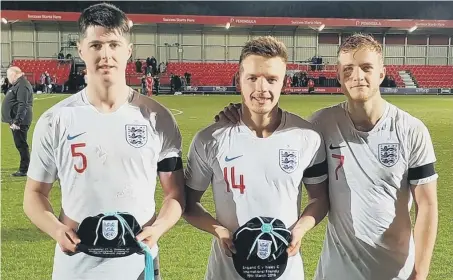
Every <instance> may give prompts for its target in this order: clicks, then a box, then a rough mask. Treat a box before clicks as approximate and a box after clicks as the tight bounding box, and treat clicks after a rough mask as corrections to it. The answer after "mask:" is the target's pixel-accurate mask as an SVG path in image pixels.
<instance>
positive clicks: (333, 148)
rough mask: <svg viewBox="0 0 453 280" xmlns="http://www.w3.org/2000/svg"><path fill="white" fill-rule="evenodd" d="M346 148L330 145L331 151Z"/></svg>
mask: <svg viewBox="0 0 453 280" xmlns="http://www.w3.org/2000/svg"><path fill="white" fill-rule="evenodd" d="M344 147H346V146H336V147H334V146H332V144H330V146H329V149H331V150H336V149H339V148H344Z"/></svg>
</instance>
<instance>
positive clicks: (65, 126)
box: [24, 3, 184, 280]
mask: <svg viewBox="0 0 453 280" xmlns="http://www.w3.org/2000/svg"><path fill="white" fill-rule="evenodd" d="M78 24H79V31H80V40H79V44H78V50H79V54H80V57H81V59H82V60H83V61H84V62H85V63H86V69H87V75H88V76H89V78H90V82H89V83H88V86H87V87H86V88H85V89H84V90H82V91H80V92H78V93H76V94H74V95H73V96H71V97H69V98H67V99H65V100H63V101H61V102H59V103H58V104H56V105H55V106H53V107H52V108H50V109H49V110H48V111H46V112H45V113H44V114H43V115H42V116H41V117H40V118H39V120H38V122H37V124H36V127H35V131H34V135H33V146H32V155H31V164H30V168H29V170H28V180H27V183H26V188H25V195H24V209H25V213H26V214H27V216H28V217H29V218H30V220H31V222H32V223H34V224H35V225H36V226H37V227H38V228H40V229H41V230H43V231H44V232H45V233H47V234H48V235H50V236H51V237H52V238H53V239H55V241H57V243H58V245H57V246H56V248H55V258H54V266H53V276H52V279H54V280H76V279H77V280H79V279H84V280H95V279H96V280H98V279H110V280H136V279H141V278H140V277H142V276H140V275H142V274H143V270H144V264H145V262H144V256H143V255H138V254H134V255H130V256H128V257H123V258H105V259H103V258H98V257H92V256H88V255H86V254H84V253H77V254H75V255H72V256H69V255H68V254H71V253H74V252H76V245H77V244H78V243H79V242H80V240H79V238H78V236H77V235H76V230H77V227H78V224H79V223H80V222H81V221H82V220H83V219H85V218H86V217H88V216H96V215H98V214H101V213H106V212H117V211H118V212H128V213H130V214H132V215H133V216H134V217H135V218H136V220H137V221H138V223H139V224H140V225H141V226H142V227H143V232H141V233H140V234H139V235H138V236H137V239H138V240H139V241H143V242H144V243H145V244H146V245H148V246H149V247H150V248H151V250H152V252H153V256H154V257H155V266H158V264H157V258H156V255H157V250H158V249H157V242H158V240H159V238H160V237H161V236H162V235H163V234H164V233H165V232H167V231H168V230H169V229H170V228H171V227H172V226H173V225H174V224H176V222H177V221H178V219H179V218H180V216H181V214H182V212H183V209H184V195H183V193H184V174H183V169H182V161H181V134H180V132H179V129H178V126H177V124H176V122H175V119H174V118H173V116H172V114H171V113H170V112H169V110H167V109H166V108H164V107H163V106H162V105H160V104H159V103H157V102H156V101H154V100H152V99H150V98H148V97H145V96H142V95H140V94H139V93H137V92H135V91H133V90H132V89H131V88H130V87H129V86H128V85H127V84H126V79H125V70H126V65H127V61H128V59H129V57H130V55H131V52H132V45H131V43H130V42H129V37H128V36H129V32H130V25H129V21H128V19H127V17H126V15H125V14H124V13H123V12H122V11H120V10H119V9H117V8H116V7H114V6H113V5H110V4H105V3H102V4H96V5H93V6H91V7H89V8H87V9H86V10H84V11H83V12H82V14H81V16H80V19H79V21H78ZM157 175H159V179H160V182H161V185H162V188H163V192H164V195H165V197H164V202H163V205H162V208H161V211H160V213H159V215H158V216H157V217H156V214H155V207H156V205H155V200H154V195H155V188H156V180H157V179H156V177H157ZM57 179H58V180H59V182H60V186H61V198H62V209H61V214H60V217H59V218H57V217H56V216H55V215H54V213H53V210H52V207H51V204H50V202H49V199H48V197H49V192H50V191H51V188H52V185H53V183H54V182H55V181H56V180H57ZM157 279H159V276H157Z"/></svg>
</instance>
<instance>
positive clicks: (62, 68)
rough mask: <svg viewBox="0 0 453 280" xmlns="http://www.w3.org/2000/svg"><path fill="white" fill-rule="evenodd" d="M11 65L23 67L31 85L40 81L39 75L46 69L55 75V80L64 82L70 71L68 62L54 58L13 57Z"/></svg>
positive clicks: (51, 74)
mask: <svg viewBox="0 0 453 280" xmlns="http://www.w3.org/2000/svg"><path fill="white" fill-rule="evenodd" d="M12 65H13V66H18V67H19V68H21V69H24V72H25V75H26V76H27V78H28V80H29V81H30V83H31V84H33V85H35V84H37V83H40V77H41V75H42V74H43V73H44V72H46V71H47V72H48V73H49V74H50V76H52V77H53V76H54V75H55V77H56V79H57V81H59V82H60V83H62V84H64V83H65V82H66V81H67V80H68V78H69V73H70V71H71V64H70V63H62V62H60V61H58V60H56V59H39V60H34V59H15V60H13V62H12Z"/></svg>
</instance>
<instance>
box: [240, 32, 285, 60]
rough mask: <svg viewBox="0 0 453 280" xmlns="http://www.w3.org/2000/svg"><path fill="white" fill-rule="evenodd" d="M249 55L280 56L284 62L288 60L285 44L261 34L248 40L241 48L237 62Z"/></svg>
mask: <svg viewBox="0 0 453 280" xmlns="http://www.w3.org/2000/svg"><path fill="white" fill-rule="evenodd" d="M249 55H259V56H264V57H268V58H273V57H280V58H281V59H283V61H284V62H285V63H287V62H288V50H287V49H286V46H285V44H283V42H281V41H279V40H277V39H276V38H274V37H272V36H262V37H258V38H255V39H252V40H250V41H248V42H247V43H246V44H245V46H244V47H243V48H242V51H241V56H240V58H239V64H240V63H241V62H242V61H243V60H244V59H245V58H246V57H247V56H249Z"/></svg>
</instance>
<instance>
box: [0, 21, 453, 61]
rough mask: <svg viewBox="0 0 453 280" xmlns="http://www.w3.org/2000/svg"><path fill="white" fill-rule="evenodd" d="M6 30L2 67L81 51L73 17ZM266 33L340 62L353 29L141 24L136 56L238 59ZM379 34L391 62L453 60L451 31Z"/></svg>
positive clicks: (293, 48)
mask: <svg viewBox="0 0 453 280" xmlns="http://www.w3.org/2000/svg"><path fill="white" fill-rule="evenodd" d="M285 28H286V30H285ZM1 33H2V35H1V36H2V37H1V38H2V41H1V58H2V66H3V67H6V66H7V65H9V63H10V62H11V60H12V59H45V58H55V57H56V55H57V53H58V52H59V50H60V49H61V48H62V47H63V48H64V52H65V54H66V53H71V54H72V55H73V56H74V57H78V54H77V51H76V49H75V47H74V46H73V47H69V45H68V44H69V41H70V38H71V37H72V38H75V36H76V34H77V26H76V24H75V23H73V22H59V23H58V22H56V23H53V22H39V23H28V22H17V23H14V24H11V25H9V26H8V27H6V28H2V31H1ZM261 35H273V36H275V37H277V38H278V39H280V40H282V41H283V42H284V43H285V44H286V45H287V47H288V50H289V61H290V62H293V63H296V62H297V63H300V62H304V61H309V60H310V59H311V57H313V56H315V55H318V56H322V57H323V60H324V61H323V62H325V63H329V64H335V62H336V51H337V48H338V46H339V44H340V43H341V41H342V40H343V39H344V38H345V37H346V36H347V35H348V34H343V35H341V34H336V33H328V31H326V32H323V33H317V32H315V31H312V30H307V29H298V30H296V31H294V27H291V26H288V27H286V26H279V27H276V28H274V29H273V30H272V31H269V28H268V27H266V26H256V27H254V29H253V30H251V29H246V28H231V29H229V30H227V29H225V28H224V27H206V26H201V25H199V26H197V25H179V26H175V25H159V26H157V25H136V26H134V28H133V33H132V42H133V43H134V45H135V50H134V53H133V58H134V59H136V58H141V59H143V58H146V57H148V56H151V55H154V56H155V57H156V58H157V59H158V60H159V61H179V62H183V61H204V62H214V61H216V62H236V61H238V59H239V54H240V50H241V46H242V45H243V44H244V42H245V41H247V40H249V39H251V38H253V37H255V36H261ZM376 38H377V39H378V40H379V41H381V43H382V44H383V45H384V53H385V56H386V59H385V63H386V64H387V65H390V64H396V65H403V64H406V65H453V40H452V37H448V36H442V35H408V36H407V35H403V34H389V35H386V36H383V35H380V34H376ZM177 44H179V46H178V45H177Z"/></svg>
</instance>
